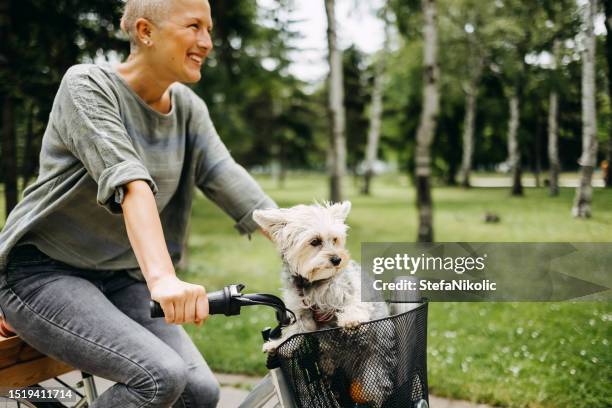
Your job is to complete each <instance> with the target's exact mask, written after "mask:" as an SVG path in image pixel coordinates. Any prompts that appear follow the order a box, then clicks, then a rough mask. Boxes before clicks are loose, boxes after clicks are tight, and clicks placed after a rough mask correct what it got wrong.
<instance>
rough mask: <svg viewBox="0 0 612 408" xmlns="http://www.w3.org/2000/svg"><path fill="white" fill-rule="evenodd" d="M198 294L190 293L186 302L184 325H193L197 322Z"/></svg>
mask: <svg viewBox="0 0 612 408" xmlns="http://www.w3.org/2000/svg"><path fill="white" fill-rule="evenodd" d="M196 300H197V294H196V293H188V294H187V297H186V301H185V320H184V323H193V322H194V321H195V320H196Z"/></svg>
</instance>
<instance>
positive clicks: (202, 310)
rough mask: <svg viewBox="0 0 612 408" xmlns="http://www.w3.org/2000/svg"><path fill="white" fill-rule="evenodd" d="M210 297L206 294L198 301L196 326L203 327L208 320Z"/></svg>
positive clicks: (199, 297)
mask: <svg viewBox="0 0 612 408" xmlns="http://www.w3.org/2000/svg"><path fill="white" fill-rule="evenodd" d="M208 312H209V310H208V296H207V295H206V292H204V294H203V295H200V296H198V298H197V300H196V324H198V325H201V324H202V323H203V322H205V321H206V320H207V319H208Z"/></svg>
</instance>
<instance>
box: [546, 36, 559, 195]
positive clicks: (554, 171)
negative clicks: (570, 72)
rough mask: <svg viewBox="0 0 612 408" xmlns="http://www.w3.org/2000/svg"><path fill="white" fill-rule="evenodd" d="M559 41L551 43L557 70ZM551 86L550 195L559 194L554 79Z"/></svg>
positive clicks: (557, 109)
mask: <svg viewBox="0 0 612 408" xmlns="http://www.w3.org/2000/svg"><path fill="white" fill-rule="evenodd" d="M560 49H561V43H560V41H559V40H558V39H557V40H555V42H554V45H553V56H554V65H555V66H554V69H555V72H556V71H558V70H559V61H560V59H559V54H560ZM553 78H555V79H558V75H554V74H553ZM554 82H555V83H554V84H553V88H552V89H551V91H550V96H549V102H548V162H549V166H550V185H549V193H550V195H551V196H557V195H559V172H560V170H561V166H560V162H559V148H558V145H559V142H558V139H559V121H558V117H559V93H558V92H557V88H556V84H557V81H554Z"/></svg>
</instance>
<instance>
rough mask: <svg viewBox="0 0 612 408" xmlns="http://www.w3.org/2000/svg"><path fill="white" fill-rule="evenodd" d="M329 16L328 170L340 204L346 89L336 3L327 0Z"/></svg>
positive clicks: (333, 197) (334, 199)
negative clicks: (343, 77) (339, 46)
mask: <svg viewBox="0 0 612 408" xmlns="http://www.w3.org/2000/svg"><path fill="white" fill-rule="evenodd" d="M325 12H326V14H327V46H328V50H329V54H328V61H329V78H328V81H329V85H328V86H329V91H328V92H329V95H328V115H329V135H330V147H331V148H330V149H329V168H330V200H331V201H332V202H340V201H342V199H343V191H342V181H343V178H344V173H345V171H346V170H345V169H346V139H345V134H344V131H345V112H344V103H343V102H344V89H343V86H342V85H343V80H342V52H341V51H340V49H339V48H338V44H337V26H336V12H335V0H325Z"/></svg>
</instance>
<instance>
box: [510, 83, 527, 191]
mask: <svg viewBox="0 0 612 408" xmlns="http://www.w3.org/2000/svg"><path fill="white" fill-rule="evenodd" d="M508 106H509V109H510V115H509V119H508V164H509V165H510V171H511V173H512V195H522V194H523V184H522V183H521V151H520V150H519V142H518V127H519V123H520V114H521V113H520V112H521V111H520V98H519V92H518V91H516V90H512V91H510V98H509V104H508Z"/></svg>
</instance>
